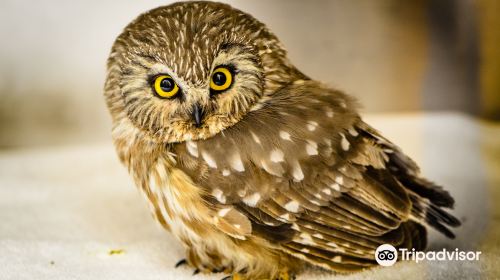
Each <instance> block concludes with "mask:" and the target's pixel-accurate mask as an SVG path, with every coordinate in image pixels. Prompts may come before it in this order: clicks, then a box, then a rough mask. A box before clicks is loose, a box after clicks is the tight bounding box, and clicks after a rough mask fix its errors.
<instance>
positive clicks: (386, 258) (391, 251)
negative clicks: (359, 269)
mask: <svg viewBox="0 0 500 280" xmlns="http://www.w3.org/2000/svg"><path fill="white" fill-rule="evenodd" d="M375 260H376V261H377V263H378V264H380V265H381V266H391V265H393V264H394V263H396V261H397V260H398V252H397V251H396V248H394V246H392V245H391V244H382V245H380V246H378V248H377V250H376V251H375Z"/></svg>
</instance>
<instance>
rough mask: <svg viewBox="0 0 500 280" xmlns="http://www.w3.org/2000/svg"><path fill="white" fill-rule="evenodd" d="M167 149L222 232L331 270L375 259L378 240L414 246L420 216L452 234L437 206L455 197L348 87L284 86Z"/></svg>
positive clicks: (419, 240) (419, 239)
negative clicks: (378, 126) (363, 113)
mask: <svg viewBox="0 0 500 280" xmlns="http://www.w3.org/2000/svg"><path fill="white" fill-rule="evenodd" d="M175 153H176V154H177V155H178V159H179V160H178V162H179V164H180V165H181V166H182V167H183V169H184V170H185V171H186V173H188V175H190V176H191V177H192V178H193V180H194V181H195V182H196V183H197V184H198V185H199V186H201V187H203V188H205V189H206V191H207V193H209V194H210V195H208V197H207V201H209V202H211V203H212V205H214V207H216V208H217V209H220V210H219V211H218V217H217V218H218V219H219V220H220V229H221V230H222V231H224V232H226V233H228V234H229V235H232V236H234V237H236V238H246V237H249V236H252V237H260V238H263V239H266V240H268V241H269V242H270V244H272V246H275V247H276V248H277V249H280V250H283V251H286V252H287V253H289V254H292V255H294V256H296V257H298V258H301V259H304V260H306V261H308V262H310V263H313V264H315V265H319V266H322V267H325V268H328V269H333V270H336V271H352V270H358V269H362V268H364V267H367V266H371V265H373V264H374V251H375V249H376V248H377V247H378V246H379V245H380V244H384V243H390V244H393V245H395V246H400V247H406V248H415V249H422V248H423V247H425V243H426V240H425V236H426V234H425V228H424V227H423V226H421V225H420V224H419V223H426V224H429V225H431V226H433V227H434V228H436V229H437V230H439V231H441V232H442V233H444V234H445V235H447V236H450V237H452V236H453V234H452V233H451V231H450V230H449V229H448V228H447V227H446V226H457V225H459V224H460V223H459V221H458V220H457V219H456V218H454V217H453V216H451V215H449V214H448V213H446V212H445V211H443V210H442V209H441V207H452V206H453V199H452V198H451V197H450V196H449V194H448V193H447V192H446V191H444V190H442V189H441V188H440V187H437V186H435V185H433V184H432V183H430V182H428V181H426V180H425V179H422V178H420V177H419V176H418V172H419V171H418V168H417V166H416V165H415V163H413V161H411V160H410V159H409V158H408V157H406V156H405V155H404V154H403V153H402V152H401V151H400V150H399V149H398V148H397V147H396V146H395V145H394V144H392V143H391V142H389V141H388V140H386V139H385V138H383V137H382V136H381V135H380V134H379V133H378V132H376V131H375V130H374V129H372V128H371V127H369V126H368V125H367V124H365V123H364V122H363V121H362V120H361V119H360V118H359V116H358V115H357V114H356V112H355V104H354V102H353V101H352V100H351V99H350V98H349V97H348V96H346V95H344V94H342V93H340V92H338V91H333V90H330V89H327V88H324V87H321V86H320V85H319V84H317V83H315V82H311V81H300V82H297V83H295V84H293V85H290V86H289V87H286V88H284V89H282V90H281V91H279V92H277V93H275V94H274V95H273V96H272V97H270V98H268V99H266V100H265V101H263V102H262V103H260V104H258V105H257V106H256V107H255V108H254V110H253V111H252V112H250V113H248V114H247V116H245V118H244V119H242V120H241V121H240V122H239V123H238V124H237V125H235V126H233V127H231V128H229V129H226V130H225V131H223V132H222V133H220V134H219V135H217V136H215V137H213V138H210V139H207V140H204V141H196V142H188V143H185V144H181V145H177V147H176V151H175ZM228 214H231V215H230V217H228V216H227V215H228ZM241 225H248V226H244V227H242V226H241Z"/></svg>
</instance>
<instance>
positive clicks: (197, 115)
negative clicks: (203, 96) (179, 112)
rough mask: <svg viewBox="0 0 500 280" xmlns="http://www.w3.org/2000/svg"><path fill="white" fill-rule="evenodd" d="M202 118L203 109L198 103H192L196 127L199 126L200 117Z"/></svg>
mask: <svg viewBox="0 0 500 280" xmlns="http://www.w3.org/2000/svg"><path fill="white" fill-rule="evenodd" d="M202 118H203V110H202V109H201V107H200V105H199V104H198V103H195V104H194V105H193V119H194V124H195V126H196V127H200V126H201V119H202Z"/></svg>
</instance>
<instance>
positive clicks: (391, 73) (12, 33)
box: [0, 0, 498, 147]
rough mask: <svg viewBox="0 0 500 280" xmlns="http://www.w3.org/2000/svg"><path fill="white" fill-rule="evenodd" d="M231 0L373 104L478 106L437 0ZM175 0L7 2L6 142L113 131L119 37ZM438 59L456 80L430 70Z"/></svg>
mask: <svg viewBox="0 0 500 280" xmlns="http://www.w3.org/2000/svg"><path fill="white" fill-rule="evenodd" d="M482 1H485V2H487V0H482ZM224 2H227V3H230V4H232V5H233V6H235V7H237V8H240V9H242V10H244V11H247V12H249V13H251V14H252V15H254V16H255V17H257V18H258V19H260V20H261V21H263V22H265V23H266V24H268V26H269V27H270V28H271V29H272V30H273V31H274V32H275V33H276V34H277V35H278V37H280V38H281V39H282V41H283V43H284V44H285V46H286V47H287V48H288V50H289V54H290V57H291V59H292V61H293V62H294V63H295V64H296V65H297V66H298V67H299V68H300V69H301V70H303V71H304V72H305V73H306V74H308V75H310V76H311V77H313V78H315V79H319V80H322V81H324V82H327V83H329V84H331V85H332V86H334V87H337V88H339V89H342V90H344V91H346V92H348V93H350V94H352V95H354V96H356V97H357V98H358V99H359V100H360V101H361V103H362V104H363V112H400V111H415V110H422V109H427V108H429V109H433V110H460V111H465V112H472V111H473V110H470V109H469V108H468V107H470V105H469V103H471V102H470V100H473V99H474V98H476V97H474V95H477V92H475V91H474V90H473V89H472V90H468V89H467V90H462V89H463V88H464V86H462V85H461V84H460V83H457V82H456V81H457V80H458V81H461V80H463V78H462V76H457V75H456V73H455V72H454V71H450V69H455V68H458V67H467V65H465V66H464V65H462V64H460V65H458V66H457V65H456V64H453V63H450V64H446V60H454V59H455V58H454V56H450V57H447V56H442V55H440V53H439V51H440V49H439V48H436V47H435V46H436V44H437V45H440V43H439V42H438V43H435V44H431V43H429V42H430V40H431V39H432V36H431V35H432V34H433V30H434V27H433V26H430V25H429V11H428V10H429V3H431V2H432V1H430V0H417V1H399V0H377V1H372V0H356V1H346V0H313V1H300V0H274V1H269V0H252V1H248V0H226V1H224ZM448 2H449V1H448ZM457 2H458V3H462V2H470V1H469V0H457ZM168 3H169V1H156V0H145V1H112V0H100V1H97V0H88V1H83V0H80V1H63V0H46V1H31V2H29V3H27V2H26V1H15V0H4V1H1V2H0V37H1V38H3V39H2V44H1V45H0V61H1V63H0V99H1V100H2V101H1V102H0V147H16V146H34V145H59V144H65V143H75V142H94V141H102V140H107V139H109V127H110V123H109V118H108V116H107V111H106V108H105V106H104V102H103V98H102V85H103V82H104V78H105V60H106V57H107V55H108V52H109V49H110V47H111V44H112V42H113V40H114V38H115V37H116V36H117V35H118V34H119V32H120V31H121V29H122V28H123V27H124V26H125V25H126V24H127V23H128V22H129V21H131V20H132V19H133V18H135V17H136V16H137V15H138V14H139V13H141V12H144V11H146V10H148V9H151V8H154V7H157V6H160V5H164V4H168ZM27 7H29V8H27ZM454 24H456V22H455V23H454ZM452 44H453V42H452ZM436 49H437V51H436ZM445 51H447V50H446V49H445ZM460 55H461V54H458V56H460ZM439 58H443V59H441V60H440V59H439ZM443 61H444V62H443ZM436 65H437V66H440V67H441V66H443V65H444V66H443V67H441V68H436V69H437V74H439V73H442V72H446V71H448V72H446V73H448V74H447V75H448V76H450V77H451V79H448V80H449V81H448V82H443V81H446V79H444V78H441V77H440V76H439V75H437V74H436V73H434V72H432V71H430V70H429V69H431V70H432V69H434V68H435V66H436ZM488 67H489V68H488V69H492V70H488V71H489V73H496V72H497V71H498V70H496V68H494V67H493V66H488ZM442 69H445V70H446V71H442ZM429 73H431V74H429ZM490 76H491V75H490ZM429 77H431V78H433V79H430V82H429ZM491 77H493V76H491ZM487 80H488V81H489V82H484V84H489V83H492V81H493V82H494V81H495V79H492V78H489V79H487ZM453 85H455V88H453ZM493 87H494V86H493ZM450 88H451V89H450ZM485 88H490V86H485ZM461 90H462V93H460V91H461ZM490 91H491V92H493V91H494V90H490ZM425 92H429V93H430V94H428V95H425V94H424V93H425ZM491 95H492V94H491V93H490V94H488V95H485V96H491ZM467 96H468V97H467ZM435 97H439V98H435ZM467 98H469V99H467ZM488 98H489V97H488ZM429 100H430V101H431V102H428V101H429ZM451 100H455V101H456V100H459V101H460V100H463V101H462V102H450V101H451ZM426 102H427V103H426ZM492 110H494V109H492Z"/></svg>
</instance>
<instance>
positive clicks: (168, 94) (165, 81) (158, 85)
mask: <svg viewBox="0 0 500 280" xmlns="http://www.w3.org/2000/svg"><path fill="white" fill-rule="evenodd" d="M154 89H155V92H156V94H157V95H158V96H160V97H163V98H172V97H174V96H176V95H177V93H179V86H177V84H176V83H175V81H174V79H172V77H170V76H168V75H161V76H158V77H156V78H155V80H154Z"/></svg>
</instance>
